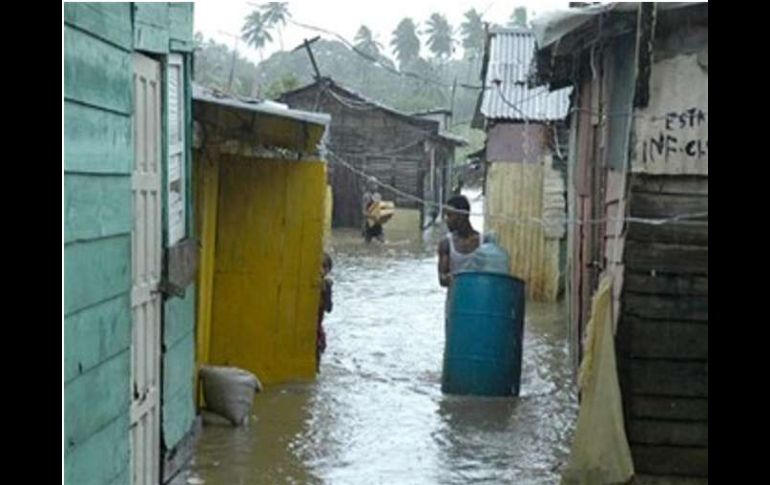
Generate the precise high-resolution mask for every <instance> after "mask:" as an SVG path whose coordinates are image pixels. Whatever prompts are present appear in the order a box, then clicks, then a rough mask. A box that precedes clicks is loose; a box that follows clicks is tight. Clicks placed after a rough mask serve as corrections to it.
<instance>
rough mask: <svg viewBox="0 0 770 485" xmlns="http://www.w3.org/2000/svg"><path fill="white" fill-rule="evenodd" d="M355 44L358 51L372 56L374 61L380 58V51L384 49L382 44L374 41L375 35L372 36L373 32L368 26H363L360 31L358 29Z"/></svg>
mask: <svg viewBox="0 0 770 485" xmlns="http://www.w3.org/2000/svg"><path fill="white" fill-rule="evenodd" d="M353 41H354V42H355V46H356V49H358V50H360V51H361V52H363V53H365V54H367V55H369V56H371V57H372V58H374V59H377V58H378V57H379V56H380V49H382V44H380V43H379V42H377V41H376V40H375V39H374V34H372V31H371V30H369V27H367V26H366V25H362V26H361V28H360V29H358V33H357V34H356V37H355V38H354V39H353Z"/></svg>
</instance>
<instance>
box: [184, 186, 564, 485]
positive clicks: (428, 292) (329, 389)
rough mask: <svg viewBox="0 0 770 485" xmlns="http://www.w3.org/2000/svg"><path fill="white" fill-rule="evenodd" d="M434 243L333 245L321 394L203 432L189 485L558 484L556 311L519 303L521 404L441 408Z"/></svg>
mask: <svg viewBox="0 0 770 485" xmlns="http://www.w3.org/2000/svg"><path fill="white" fill-rule="evenodd" d="M478 203H479V201H478V200H477V201H475V203H474V206H477V207H478ZM474 210H479V211H480V209H477V208H476V207H474ZM476 225H478V224H476ZM437 232H438V233H439V234H440V231H437ZM436 238H437V234H436V233H433V234H426V238H425V241H427V243H425V242H424V241H421V240H419V239H420V238H416V239H417V241H412V242H401V243H398V242H394V243H390V244H385V245H377V244H373V245H372V246H368V247H367V246H365V245H364V244H363V243H362V242H361V241H360V237H359V235H358V234H357V233H356V231H348V232H338V233H336V234H335V236H334V244H333V249H332V256H333V258H334V271H333V277H334V279H335V294H334V297H335V301H334V312H333V313H331V314H330V315H328V317H327V320H326V329H327V342H328V348H327V352H326V354H325V355H324V360H323V363H322V366H321V374H320V375H319V377H318V380H317V382H314V383H303V384H290V385H283V386H276V387H272V388H268V389H267V390H266V391H265V392H264V393H262V394H259V395H257V399H256V403H255V408H254V417H253V419H252V422H251V424H250V425H249V427H247V428H241V429H233V428H230V427H227V426H207V427H206V428H205V429H204V432H203V435H202V437H201V440H200V442H199V443H198V450H197V455H196V458H195V462H194V465H193V469H192V475H191V477H190V478H189V479H190V480H192V483H195V482H196V480H197V481H198V483H206V484H217V485H220V484H221V485H230V484H262V483H265V484H274V483H343V484H347V483H351V484H353V483H356V484H359V483H365V484H374V483H441V484H444V483H446V484H465V483H501V482H502V483H517V484H530V483H531V484H540V483H543V484H545V483H558V477H559V470H560V468H561V467H562V466H563V465H564V464H565V462H566V459H567V453H568V446H569V440H570V437H571V435H572V431H573V426H574V421H575V418H576V413H577V406H576V399H575V395H574V392H573V390H572V385H571V381H570V372H569V366H568V362H569V360H568V354H567V345H566V331H565V315H564V311H563V307H562V306H561V305H545V304H535V303H528V304H527V312H528V314H527V318H526V324H525V337H524V338H525V341H524V363H523V366H524V367H523V374H522V391H521V396H520V397H518V398H478V397H461V396H446V395H443V394H442V393H441V390H440V385H441V382H440V381H441V359H442V353H443V345H444V333H443V332H444V325H443V306H444V297H445V291H444V290H443V289H442V288H440V287H439V285H438V278H437V275H436V265H437V256H436V253H435V248H436V246H435V243H436Z"/></svg>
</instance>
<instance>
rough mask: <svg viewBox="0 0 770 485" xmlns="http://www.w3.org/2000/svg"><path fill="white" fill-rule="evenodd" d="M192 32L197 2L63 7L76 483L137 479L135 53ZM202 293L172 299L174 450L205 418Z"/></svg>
mask: <svg viewBox="0 0 770 485" xmlns="http://www.w3.org/2000/svg"><path fill="white" fill-rule="evenodd" d="M132 22H133V23H132ZM192 30H193V29H192V4H172V5H169V4H165V3H163V4H131V3H67V4H65V5H64V150H63V151H64V201H63V202H64V205H63V214H62V215H63V222H64V262H63V263H64V328H63V339H64V362H63V366H64V443H63V446H64V453H65V483H72V484H110V483H128V481H129V478H130V469H129V463H130V439H129V431H128V430H129V409H130V392H129V391H130V378H131V368H130V360H131V358H130V345H131V302H130V289H131V228H132V227H133V213H132V201H131V170H132V167H133V133H132V124H131V115H132V112H133V95H132V73H133V63H132V54H133V52H134V51H143V52H144V53H149V54H150V55H154V56H155V57H156V58H158V59H160V60H163V59H162V57H158V56H163V55H165V54H167V53H169V52H172V51H173V52H180V53H183V54H187V55H188V56H189V53H190V52H191V47H192ZM188 62H189V57H188ZM186 71H187V72H188V73H189V67H188V68H186ZM189 81H190V78H189V76H188V77H187V83H186V85H187V87H188V93H187V96H188V97H189ZM186 104H187V105H188V106H189V100H188V101H187V103H186ZM188 119H189V109H188ZM189 126H191V125H190V123H189V122H188V127H189ZM187 158H188V160H189V158H190V155H189V146H188V157H187ZM188 165H189V162H188ZM191 202H192V201H190V205H189V208H188V212H191V211H192V204H191ZM193 300H194V287H192V286H191V287H190V288H188V290H187V293H186V297H185V298H183V299H179V298H175V299H170V300H166V301H165V303H164V322H163V325H164V349H165V352H166V353H165V355H164V361H163V366H164V368H163V374H164V382H163V396H162V399H163V408H162V413H163V429H162V431H163V437H164V444H165V447H166V448H168V449H171V448H173V447H174V446H175V445H176V444H177V443H178V442H179V440H180V439H181V438H182V437H183V436H184V435H185V433H187V432H188V431H189V429H190V428H191V426H192V423H193V420H194V415H195V410H194V394H193V384H192V381H193V380H192V377H193V372H194V364H193V363H194V350H193V341H194V338H193V335H194V321H195V318H194V301H193Z"/></svg>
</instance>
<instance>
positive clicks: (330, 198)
mask: <svg viewBox="0 0 770 485" xmlns="http://www.w3.org/2000/svg"><path fill="white" fill-rule="evenodd" d="M333 208H334V191H333V190H332V186H331V185H330V184H327V185H326V199H325V200H324V245H326V244H329V243H330V242H331V237H332V214H333V210H332V209H333Z"/></svg>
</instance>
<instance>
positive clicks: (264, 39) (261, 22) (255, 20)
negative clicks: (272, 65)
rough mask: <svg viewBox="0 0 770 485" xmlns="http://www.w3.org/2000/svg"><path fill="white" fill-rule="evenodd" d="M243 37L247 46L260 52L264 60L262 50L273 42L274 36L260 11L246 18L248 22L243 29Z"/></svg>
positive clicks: (260, 56)
mask: <svg viewBox="0 0 770 485" xmlns="http://www.w3.org/2000/svg"><path fill="white" fill-rule="evenodd" d="M241 37H242V38H243V40H245V41H246V43H247V44H249V45H250V46H252V47H254V48H255V49H257V51H258V52H259V58H260V60H263V59H262V49H264V47H265V45H267V44H268V43H269V42H272V41H273V36H272V35H270V31H269V25H268V24H267V22H266V20H265V17H263V16H262V14H261V13H260V12H259V11H256V10H255V11H254V12H252V13H251V14H249V16H248V17H246V21H245V22H244V24H243V29H241Z"/></svg>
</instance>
